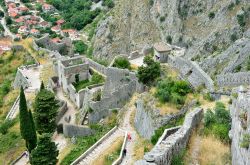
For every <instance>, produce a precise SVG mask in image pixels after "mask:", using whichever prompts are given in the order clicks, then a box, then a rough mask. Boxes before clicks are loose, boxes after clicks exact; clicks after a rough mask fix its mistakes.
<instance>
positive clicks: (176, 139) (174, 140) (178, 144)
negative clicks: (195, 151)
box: [135, 108, 203, 165]
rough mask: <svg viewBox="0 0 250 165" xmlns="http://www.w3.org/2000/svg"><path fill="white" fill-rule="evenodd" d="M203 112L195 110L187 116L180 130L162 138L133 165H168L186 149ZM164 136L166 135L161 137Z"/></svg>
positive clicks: (198, 109) (199, 109)
mask: <svg viewBox="0 0 250 165" xmlns="http://www.w3.org/2000/svg"><path fill="white" fill-rule="evenodd" d="M202 117H203V110H202V109H201V108H196V109H195V110H193V111H191V112H190V113H189V114H187V116H186V118H185V121H184V123H183V125H182V126H181V128H179V129H178V131H176V132H175V133H174V134H172V135H170V136H168V137H167V138H162V139H163V140H162V141H161V142H158V144H157V145H155V146H154V148H153V149H152V150H151V151H150V152H148V153H147V154H146V155H144V159H143V160H139V161H137V162H135V165H147V164H148V165H156V164H157V165H170V164H171V160H172V158H173V156H174V155H177V154H179V153H180V152H181V151H182V150H183V149H184V148H186V146H187V143H188V141H189V138H190V136H191V133H192V130H193V129H194V128H195V127H196V126H197V125H198V124H199V123H200V121H201V120H202ZM162 136H166V135H164V134H163V135H162Z"/></svg>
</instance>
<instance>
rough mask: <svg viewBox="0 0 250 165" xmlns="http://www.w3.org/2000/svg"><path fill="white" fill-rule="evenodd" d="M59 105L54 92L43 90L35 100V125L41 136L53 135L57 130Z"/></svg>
mask: <svg viewBox="0 0 250 165" xmlns="http://www.w3.org/2000/svg"><path fill="white" fill-rule="evenodd" d="M57 110H58V105H57V101H56V100H55V96H54V94H53V93H52V92H50V91H48V90H46V89H42V90H40V92H39V93H38V94H37V96H36V99H35V113H34V115H35V123H36V129H37V132H38V133H39V134H42V133H53V132H54V131H55V129H56V116H57Z"/></svg>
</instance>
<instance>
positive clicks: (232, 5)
mask: <svg viewBox="0 0 250 165" xmlns="http://www.w3.org/2000/svg"><path fill="white" fill-rule="evenodd" d="M234 6H235V4H234V3H233V2H231V3H230V4H229V6H228V10H233V8H234Z"/></svg>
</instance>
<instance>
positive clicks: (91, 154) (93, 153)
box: [71, 128, 124, 165]
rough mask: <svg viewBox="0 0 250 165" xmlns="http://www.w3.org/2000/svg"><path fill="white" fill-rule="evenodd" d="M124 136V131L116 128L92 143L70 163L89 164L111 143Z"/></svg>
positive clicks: (77, 164)
mask: <svg viewBox="0 0 250 165" xmlns="http://www.w3.org/2000/svg"><path fill="white" fill-rule="evenodd" d="M121 136H124V131H123V130H121V129H119V128H116V129H115V130H114V131H113V132H112V133H111V134H109V135H107V134H106V135H105V136H104V137H103V138H102V139H100V140H99V141H98V142H97V143H96V144H94V145H93V146H92V147H91V148H89V150H87V151H86V152H85V153H83V155H81V156H80V157H79V158H78V159H77V160H76V161H75V162H73V163H72V164H71V165H90V164H93V161H94V160H95V159H97V158H98V157H99V156H100V155H101V154H103V153H105V150H106V149H108V148H109V147H110V146H111V145H112V143H113V142H114V141H115V140H116V139H117V138H118V137H121Z"/></svg>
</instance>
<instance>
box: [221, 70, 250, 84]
mask: <svg viewBox="0 0 250 165" xmlns="http://www.w3.org/2000/svg"><path fill="white" fill-rule="evenodd" d="M249 83H250V72H238V73H227V74H223V75H218V76H217V85H218V86H219V87H223V86H239V85H249Z"/></svg>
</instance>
